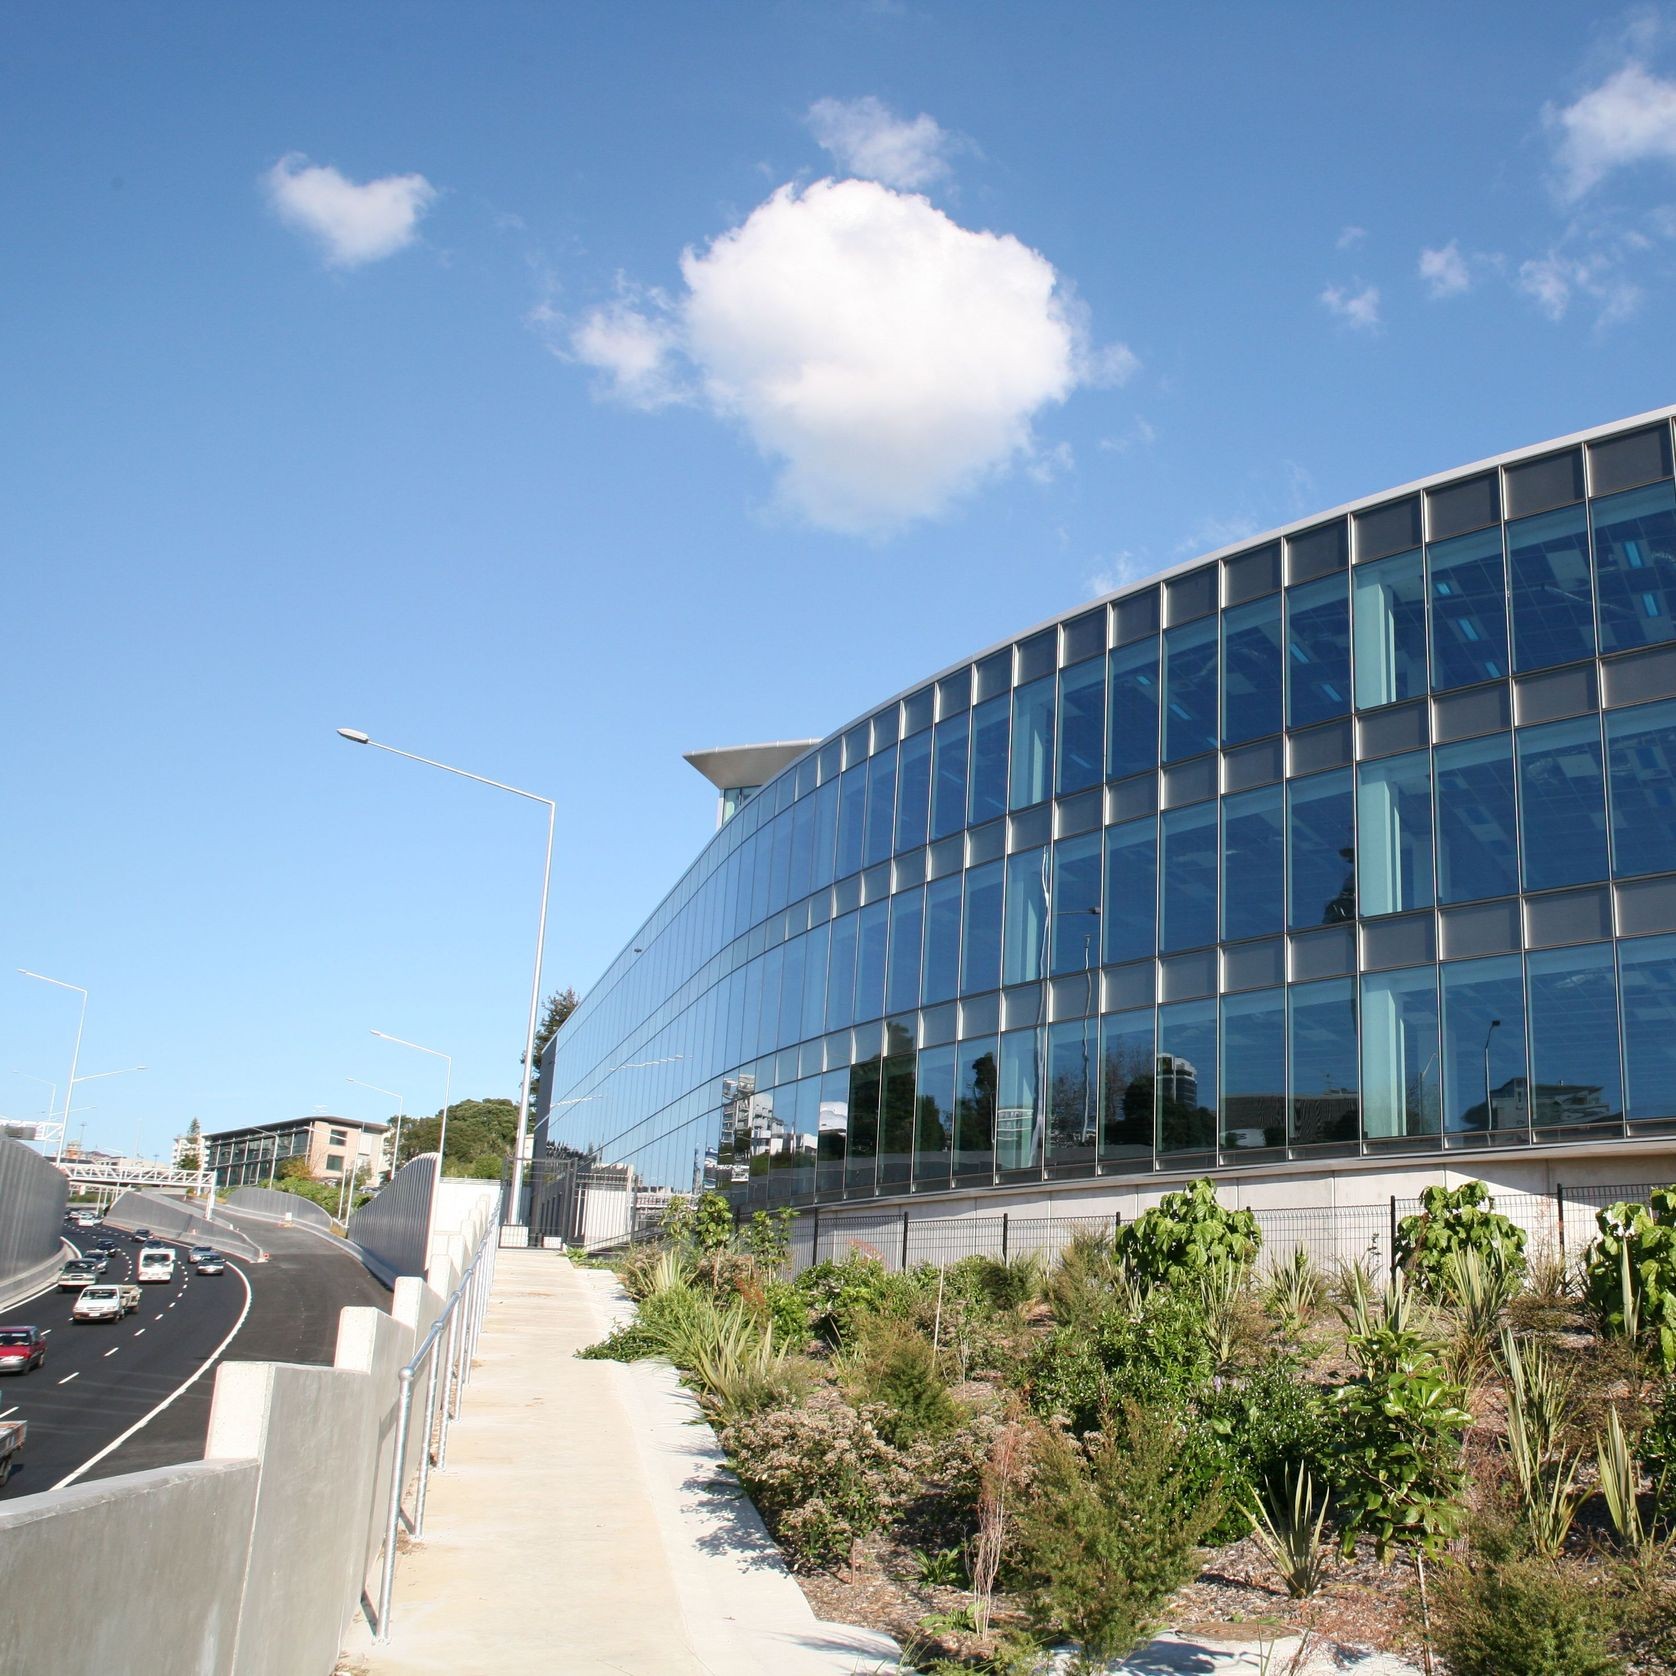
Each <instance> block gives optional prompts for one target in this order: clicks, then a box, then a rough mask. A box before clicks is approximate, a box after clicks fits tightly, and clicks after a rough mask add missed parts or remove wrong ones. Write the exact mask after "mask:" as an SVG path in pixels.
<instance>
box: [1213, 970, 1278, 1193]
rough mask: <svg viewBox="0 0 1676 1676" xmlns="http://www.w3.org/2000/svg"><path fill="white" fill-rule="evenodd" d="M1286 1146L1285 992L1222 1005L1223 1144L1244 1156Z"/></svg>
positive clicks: (1263, 993) (1238, 998) (1269, 992)
mask: <svg viewBox="0 0 1676 1676" xmlns="http://www.w3.org/2000/svg"><path fill="white" fill-rule="evenodd" d="M1285 1144H1286V991H1285V990H1283V989H1264V990H1258V991H1257V992H1256V993H1254V994H1251V995H1229V996H1225V997H1224V998H1223V1002H1222V1145H1223V1148H1224V1149H1225V1150H1226V1151H1227V1152H1229V1153H1231V1154H1233V1160H1232V1161H1234V1162H1237V1161H1238V1156H1239V1154H1240V1153H1241V1152H1250V1151H1253V1150H1255V1149H1259V1148H1262V1147H1283V1146H1285Z"/></svg>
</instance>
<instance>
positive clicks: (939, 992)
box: [920, 873, 961, 1007]
mask: <svg viewBox="0 0 1676 1676" xmlns="http://www.w3.org/2000/svg"><path fill="white" fill-rule="evenodd" d="M960 886H961V879H960V875H959V874H958V873H951V874H950V875H949V876H948V877H947V878H946V879H933V880H932V881H931V883H930V884H928V885H927V886H926V887H925V957H924V963H923V965H922V967H921V974H920V999H921V1001H922V1002H923V1004H924V1005H925V1006H927V1007H934V1006H936V1004H937V1003H938V1002H939V1001H950V1000H953V998H954V996H955V993H956V992H957V991H958V989H959V988H960V894H961V890H960Z"/></svg>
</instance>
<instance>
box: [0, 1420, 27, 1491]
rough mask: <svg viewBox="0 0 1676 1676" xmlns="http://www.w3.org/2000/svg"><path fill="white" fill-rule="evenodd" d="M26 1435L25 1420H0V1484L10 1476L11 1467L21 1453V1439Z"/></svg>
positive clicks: (16, 1462)
mask: <svg viewBox="0 0 1676 1676" xmlns="http://www.w3.org/2000/svg"><path fill="white" fill-rule="evenodd" d="M28 1435H29V1426H28V1423H27V1422H26V1421H23V1420H0V1484H4V1483H5V1482H6V1480H7V1479H8V1478H10V1477H11V1475H12V1468H13V1467H15V1466H16V1465H17V1464H18V1462H19V1460H20V1459H21V1457H22V1455H23V1440H24V1438H25V1437H27V1436H28Z"/></svg>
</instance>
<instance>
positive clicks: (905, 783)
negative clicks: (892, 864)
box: [895, 733, 931, 850]
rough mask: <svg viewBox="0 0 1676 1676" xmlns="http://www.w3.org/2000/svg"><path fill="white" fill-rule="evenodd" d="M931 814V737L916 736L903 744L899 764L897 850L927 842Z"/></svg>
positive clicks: (927, 734)
mask: <svg viewBox="0 0 1676 1676" xmlns="http://www.w3.org/2000/svg"><path fill="white" fill-rule="evenodd" d="M930 813H931V735H930V734H929V733H916V734H915V735H914V736H913V737H912V738H911V739H909V740H907V741H906V742H905V743H904V744H903V745H902V747H901V752H900V755H899V757H898V760H897V765H896V843H895V848H896V849H898V850H911V849H915V848H917V847H918V846H919V845H921V844H923V843H924V842H925V835H926V823H927V821H928V820H929V818H930Z"/></svg>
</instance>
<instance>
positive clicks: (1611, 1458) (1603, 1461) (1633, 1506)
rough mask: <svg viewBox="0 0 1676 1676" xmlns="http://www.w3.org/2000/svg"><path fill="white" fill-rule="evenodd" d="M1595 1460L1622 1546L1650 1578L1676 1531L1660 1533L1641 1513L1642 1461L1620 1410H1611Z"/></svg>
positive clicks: (1639, 1575) (1642, 1575)
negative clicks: (1619, 1414)
mask: <svg viewBox="0 0 1676 1676" xmlns="http://www.w3.org/2000/svg"><path fill="white" fill-rule="evenodd" d="M1595 1462H1596V1465H1597V1466H1598V1468H1599V1471H1600V1493H1601V1495H1602V1496H1603V1497H1604V1498H1605V1500H1606V1513H1607V1517H1608V1518H1610V1519H1611V1521H1612V1529H1613V1531H1614V1532H1615V1533H1616V1535H1617V1538H1618V1546H1619V1547H1620V1548H1621V1549H1622V1550H1623V1552H1624V1554H1625V1557H1626V1558H1627V1559H1628V1560H1629V1562H1630V1564H1631V1566H1632V1568H1633V1570H1634V1573H1635V1575H1636V1577H1637V1578H1638V1580H1640V1581H1641V1582H1643V1583H1645V1582H1648V1581H1650V1580H1651V1579H1652V1578H1653V1577H1654V1576H1655V1575H1656V1574H1657V1571H1658V1567H1659V1564H1660V1562H1661V1561H1662V1560H1663V1559H1664V1556H1665V1555H1666V1554H1667V1553H1669V1552H1670V1549H1671V1546H1672V1543H1673V1542H1676V1534H1672V1533H1666V1534H1663V1535H1660V1534H1659V1533H1658V1529H1657V1526H1656V1525H1655V1524H1654V1523H1653V1522H1651V1521H1649V1520H1646V1519H1644V1518H1643V1517H1642V1515H1641V1463H1640V1462H1639V1461H1638V1460H1637V1459H1636V1458H1635V1451H1634V1449H1633V1448H1632V1447H1631V1446H1630V1441H1629V1437H1628V1434H1627V1433H1626V1432H1625V1431H1624V1424H1623V1421H1622V1420H1620V1419H1619V1418H1618V1411H1617V1409H1615V1408H1613V1409H1609V1410H1608V1411H1607V1415H1606V1430H1605V1431H1604V1432H1601V1433H1599V1434H1598V1435H1597V1436H1596V1438H1595Z"/></svg>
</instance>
